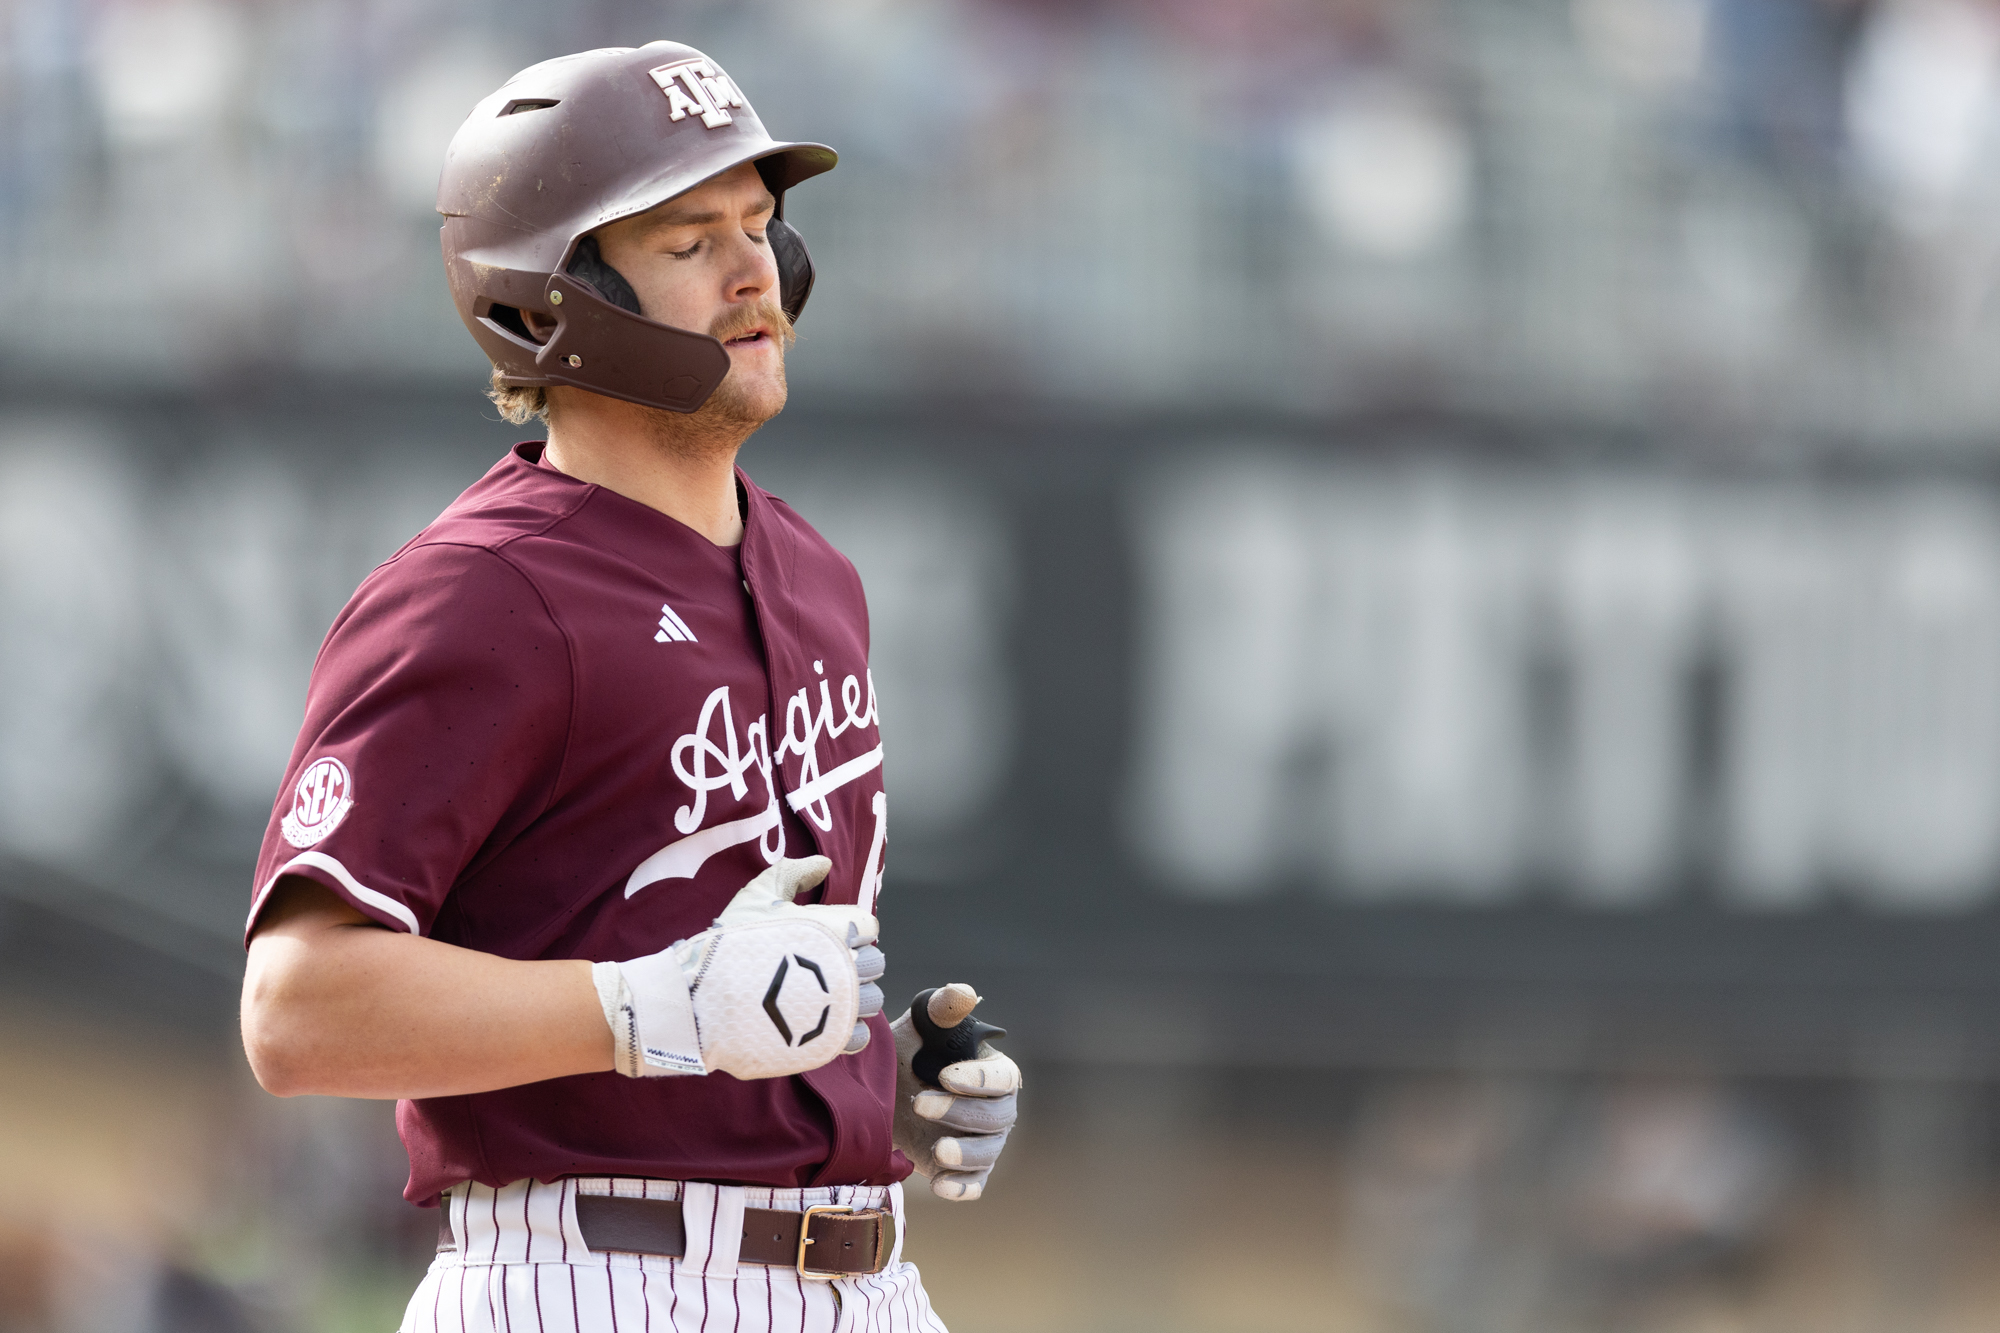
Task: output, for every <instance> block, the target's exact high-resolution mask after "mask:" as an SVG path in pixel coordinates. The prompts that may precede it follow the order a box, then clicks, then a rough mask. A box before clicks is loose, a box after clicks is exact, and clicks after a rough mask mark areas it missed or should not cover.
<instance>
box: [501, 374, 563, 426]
mask: <svg viewBox="0 0 2000 1333" xmlns="http://www.w3.org/2000/svg"><path fill="white" fill-rule="evenodd" d="M486 396H487V397H488V398H491V399H492V400H493V406H495V407H497V408H499V409H500V415H501V416H502V417H504V418H505V419H507V420H508V421H510V422H512V423H513V424H514V425H516V426H525V425H527V424H528V423H529V422H530V421H544V422H545V421H547V420H548V419H549V391H548V390H547V389H544V388H541V387H540V386H536V387H533V388H529V387H524V386H522V385H519V384H502V383H501V382H500V368H499V367H498V366H495V367H494V368H493V378H492V380H491V381H490V382H489V383H488V384H487V386H486Z"/></svg>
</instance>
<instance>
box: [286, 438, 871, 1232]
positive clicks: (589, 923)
mask: <svg viewBox="0 0 2000 1333" xmlns="http://www.w3.org/2000/svg"><path fill="white" fill-rule="evenodd" d="M541 448H542V446H541V445H540V444H539V443H534V444H524V445H519V446H517V447H516V448H515V449H514V450H513V452H512V453H511V454H509V455H508V457H507V458H505V459H504V460H502V461H501V462H500V463H498V464H496V465H495V466H494V468H493V469H492V471H490V472H488V473H487V474H486V476H485V477H484V478H482V479H481V480H480V481H479V482H478V483H477V484H475V485H474V486H473V487H472V488H471V489H469V490H467V491H466V492H465V494H463V495H462V496H460V497H459V498H458V499H457V500H456V501H455V502H454V503H453V504H452V505H451V507H450V508H448V509H446V510H445V512H444V513H443V514H442V515H440V516H439V517H438V519H437V521H436V522H434V523H432V524H431V525H430V527H428V528H426V529H425V530H424V531H423V532H422V533H421V534H419V535H418V536H417V538H416V539H415V540H413V541H412V542H411V543H410V544H409V545H408V546H405V547H404V548H403V549H402V550H401V551H399V552H397V554H396V555H395V556H394V557H392V558H391V559H390V560H389V561H388V562H387V563H385V564H383V565H382V566H381V567H380V568H378V569H376V570H375V572H374V573H372V574H370V575H369V576H368V578H367V580H366V581H365V582H363V583H362V585H361V587H360V588H359V589H358V590H357V591H356V592H355V594H354V597H353V599H352V600H351V601H350V602H349V603H348V604H347V607H346V609H345V610H343V611H342V612H341V614H340V617H339V618H338V619H337V620H335V621H334V625H333V628H332V630H331V631H330V632H329V633H328V635H327V639H326V643H325V645H324V646H323V647H322V648H321V649H320V655H319V660H318V661H317V662H316V663H315V664H314V667H313V674H312V684H311V687H310V689H309V691H308V694H307V699H306V719H305V726H304V728H303V729H302V730H301V731H300V733H299V741H298V745H297V747H296V748H295V749H294V750H293V751H292V759H291V766H290V769H289V770H288V772H287V774H286V777H285V783H284V786H283V787H282V788H281V789H280V792H279V797H278V801H277V804H276V806H275V808H274V809H273V811H272V817H271V825H270V827H269V829H268V830H266V832H265V835H264V846H263V851H262V854H261V856H260V857H259V858H258V866H257V878H256V899H255V902H254V903H253V904H252V907H251V913H250V918H251V922H252V924H253V925H254V923H255V921H256V917H257V912H258V910H259V909H260V908H261V907H262V905H263V902H264V900H265V898H266V897H267V896H268V895H269V893H270V890H271V887H272V885H273V884H275V883H276V882H277V880H278V879H279V878H280V877H282V876H286V875H300V876H304V877H305V878H307V879H311V880H314V881H316V882H317V883H320V884H323V885H325V886H326V887H327V888H329V889H331V890H333V892H335V893H337V894H339V895H340V896H341V897H342V898H344V899H345V900H346V901H348V902H349V903H351V904H353V906H354V907H356V908H357V909H359V910H360V911H362V912H365V913H366V914H367V915H368V916H370V917H372V918H374V919H375V920H376V921H378V922H380V923H381V924H382V925H384V926H387V927H389V928H391V929H393V930H407V931H414V932H418V933H421V934H424V935H428V936H430V937H432V938H433V939H438V940H444V941H447V942H449V943H452V944H458V945H463V946H464V947H466V948H469V949H479V950H482V951H484V952H486V953H492V954H498V955H500V956H502V957H506V958H584V959H590V960H592V961H604V960H619V959H626V958H634V957H638V956H640V955H643V954H649V953H653V952H656V951H657V950H660V949H663V948H665V947H666V946H667V945H669V944H671V943H673V942H674V941H675V940H679V939H685V938H687V937H688V936H690V935H694V934H696V933H698V932H700V931H702V930H704V929H706V928H707V927H708V925H709V924H710V923H711V922H712V921H713V920H714V919H715V917H716V915H717V913H719V912H720V911H721V910H722V908H723V906H724V905H725V904H726V903H728V901H729V900H730V898H731V897H732V896H733V895H734V894H735V893H736V891H737V890H738V889H740V888H742V887H743V885H744V884H746V883H747V882H749V881H750V880H751V879H752V878H753V877H755V876H756V875H757V874H758V873H759V872H761V871H762V870H764V869H765V867H767V866H768V865H770V864H771V863H772V862H773V861H775V860H777V859H778V858H779V857H780V856H795V857H796V856H809V855H812V854H813V853H815V852H819V853H824V854H825V855H826V856H828V857H830V858H831V859H832V861H833V872H832V874H831V875H830V876H829V877H828V879H827V882H826V884H825V886H824V887H823V889H822V891H821V895H820V901H825V902H833V903H855V902H859V903H861V904H863V905H864V906H869V907H871V908H872V907H873V905H874V900H875V896H876V894H877V892H878V891H879V887H880V883H881V877H882V865H883V856H884V853H885V850H886V841H885V830H884V820H885V807H886V801H885V798H884V796H883V794H882V740H881V734H880V730H879V728H878V726H877V722H876V707H875V688H874V684H873V682H872V680H871V679H870V677H869V673H868V613H867V606H866V603H865V602H864V601H863V598H862V592H861V582H860V580H859V578H858V577H857V576H856V574H855V572H854V567H853V566H852V565H851V564H849V563H848V561H847V559H846V558H845V557H844V556H842V555H841V554H840V553H839V552H837V551H835V550H834V549H833V547H831V546H830V545H828V544H827V542H826V541H825V539H823V538H822V537H820V535H819V534H818V533H817V532H815V531H814V530H813V529H812V528H811V527H810V526H809V525H808V524H807V523H806V522H805V520H803V519H801V518H800V517H799V516H798V515H797V514H796V513H794V512H793V511H792V509H791V508H790V507H789V506H787V505H786V504H784V503H783V502H782V501H780V500H777V499H775V498H773V497H772V496H770V495H767V494H765V493H764V492H763V491H761V490H759V489H758V488H757V487H756V485H755V484H753V483H752V482H751V481H750V479H749V478H748V477H746V476H743V475H742V474H741V473H739V474H738V478H739V481H740V483H741V487H742V494H743V497H744V503H745V515H744V538H743V544H742V546H741V547H740V548H737V549H736V550H730V549H727V548H723V547H718V546H716V545H714V544H713V543H711V542H709V541H708V540H707V539H706V538H704V537H702V536H701V535H700V534H699V533H696V532H694V531H693V530H692V529H690V528H688V527H686V526H684V525H682V524H681V523H678V522H676V521H675V520H673V519H671V518H668V517H667V516H666V515H664V514H661V513H659V512H657V511H655V510H653V509H650V508H648V507H647V506H645V505H642V504H640V503H638V502H637V501H634V500H629V499H627V498H625V497H624V496H622V495H618V494H616V493H614V492H612V491H608V490H605V489H603V488H602V487H598V486H594V485H591V484H589V483H587V482H581V481H578V480H576V479H575V478H572V477H568V476H565V475H564V474H562V473H560V472H557V471H555V470H554V469H553V468H549V467H546V466H543V465H542V464H541V463H540V461H539V460H540V457H541ZM871 1023H872V1024H873V1026H874V1029H875V1031H874V1038H873V1040H872V1041H870V1043H869V1045H868V1047H867V1049H866V1050H864V1051H862V1052H861V1053H860V1054H859V1055H853V1056H842V1057H840V1058H838V1059H836V1060H834V1061H833V1063H832V1064H829V1065H827V1066H825V1067H824V1068H821V1069H818V1070H815V1071H813V1072H812V1073H809V1074H806V1075H803V1076H801V1077H798V1078H779V1079H756V1080H738V1079H735V1078H733V1077H731V1076H730V1075H728V1074H709V1075H707V1076H705V1077H678V1078H648V1079H627V1078H623V1077H621V1076H619V1075H617V1074H611V1073H604V1074H590V1075H582V1076H578V1077H574V1078H561V1079H552V1080H549V1081H547V1082H543V1083H534V1084H529V1085H526V1086H523V1087H517V1088H507V1089H503V1090H501V1091H498V1092H486V1093H479V1094H476V1095H473V1096H466V1097H437V1098H427V1099H424V1100H421V1101H406V1102H404V1103H402V1104H401V1105H400V1106H399V1107H398V1108H397V1124H398V1126H399V1127H400V1129H401V1131H402V1135H403V1143H404V1145H405V1147H407V1148H408V1150H409V1154H410V1182H409V1186H408V1189H407V1190H406V1191H405V1193H406V1195H407V1196H408V1197H409V1198H410V1199H412V1200H414V1201H418V1202H428V1201H430V1200H432V1199H434V1198H435V1197H436V1196H437V1194H438V1193H439V1192H440V1191H442V1190H444V1189H445V1188H447V1187H449V1186H450V1185H452V1184H454V1183H456V1182H458V1181H462V1180H468V1179H470V1180H477V1181H480V1182H481V1183H483V1184H487V1185H496V1186H497V1185H502V1184H506V1183H508V1182H510V1181H515V1180H521V1179H525V1178H527V1177H530V1176H533V1177H535V1178H537V1179H541V1180H551V1179H554V1178H555V1177H558V1176H565V1175H599V1176H603V1175H629V1176H652V1177H657V1178H665V1179H677V1180H706V1181H718V1182H727V1183H739V1184H757V1185H774V1186H803V1185H826V1184H887V1183H890V1182H892V1181H896V1180H900V1179H902V1178H903V1177H904V1176H906V1175H908V1174H909V1171H910V1165H909V1163H908V1161H907V1160H906V1159H905V1158H904V1157H903V1156H902V1155H901V1154H900V1153H898V1152H896V1151H895V1150H894V1149H893V1148H892V1147H891V1146H890V1142H889V1124H890V1118H891V1108H892V1098H893V1096H894V1092H895V1083H896V1080H895V1063H896V1059H895V1050H894V1044H893V1042H892V1040H891V1038H890V1036H889V1032H888V1026H887V1023H886V1022H885V1020H883V1019H882V1018H880V1017H877V1018H875V1019H873V1020H871Z"/></svg>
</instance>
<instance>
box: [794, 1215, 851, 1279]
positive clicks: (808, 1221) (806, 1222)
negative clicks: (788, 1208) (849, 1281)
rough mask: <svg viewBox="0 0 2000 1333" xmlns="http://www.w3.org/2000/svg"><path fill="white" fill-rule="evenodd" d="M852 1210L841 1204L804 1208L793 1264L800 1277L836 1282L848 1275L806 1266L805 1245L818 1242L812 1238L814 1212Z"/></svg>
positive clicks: (800, 1219)
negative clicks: (797, 1249) (795, 1261)
mask: <svg viewBox="0 0 2000 1333" xmlns="http://www.w3.org/2000/svg"><path fill="white" fill-rule="evenodd" d="M854 1211H855V1209H853V1208H850V1207H847V1206H845V1205H842V1204H836V1203H816V1204H814V1205H813V1206H812V1207H810V1208H808V1209H806V1210H805V1212H804V1213H803V1214H801V1215H800V1217H799V1258H798V1263H797V1264H796V1265H794V1266H795V1267H796V1268H797V1269H798V1270H799V1276H800V1277H802V1278H810V1279H811V1280H812V1281H814V1282H837V1281H839V1280H840V1279H841V1278H844V1277H846V1276H848V1274H846V1273H835V1272H823V1271H820V1270H817V1269H811V1268H807V1267H806V1246H808V1245H814V1244H817V1243H818V1242H816V1241H815V1240H813V1238H812V1225H813V1214H814V1213H851V1212H854Z"/></svg>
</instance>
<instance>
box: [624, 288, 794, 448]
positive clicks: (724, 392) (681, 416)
mask: <svg viewBox="0 0 2000 1333" xmlns="http://www.w3.org/2000/svg"><path fill="white" fill-rule="evenodd" d="M760 324H761V325H763V326H764V327H765V328H766V329H769V330H770V337H771V338H772V340H773V341H774V342H775V343H776V344H777V346H776V348H775V349H774V350H775V351H776V354H777V355H776V357H775V359H774V361H773V364H772V367H771V370H770V373H768V374H766V375H762V376H759V377H757V378H756V379H751V380H746V379H745V378H743V377H742V376H739V375H738V374H737V373H736V368H735V367H734V366H731V367H730V370H729V374H727V375H725V376H724V377H723V380H722V383H721V384H718V385H717V386H716V387H715V392H714V393H712V394H710V395H709V396H708V401H707V402H705V403H703V404H702V405H701V406H700V407H698V408H696V409H695V410H694V411H692V412H668V411H664V410H661V409H653V410H651V411H649V412H648V414H647V415H648V418H649V420H650V422H651V424H652V435H653V440H654V443H656V444H658V445H659V446H660V447H661V448H663V449H666V450H668V451H670V452H672V453H675V454H678V455H680V456H682V457H688V458H700V457H708V456H710V455H714V454H733V453H734V452H735V451H736V450H737V449H738V448H740V447H741V446H742V444H743V441H744V440H746V439H748V438H749V437H750V435H751V433H752V432H754V431H755V430H756V429H757V428H758V427H759V426H761V425H763V424H764V423H765V422H767V421H769V420H770V419H771V418H772V417H774V416H776V415H778V413H780V412H782V411H783V410H784V408H785V397H786V386H785V349H786V348H787V347H790V346H791V345H792V343H793V342H794V341H795V340H796V339H797V337H798V335H797V334H796V333H794V332H793V331H792V321H791V318H790V317H789V316H788V315H786V314H785V310H784V307H783V306H781V305H779V304H778V300H777V297H776V296H765V297H764V298H763V299H761V300H759V301H758V302H757V303H756V304H754V305H751V306H746V307H744V308H742V309H740V310H737V311H734V312H731V313H729V314H725V315H723V316H722V317H720V318H719V319H717V320H716V321H715V323H714V324H712V325H710V326H709V330H708V334H709V336H710V337H711V338H714V339H716V340H718V341H720V342H725V343H726V342H728V341H729V340H730V339H731V338H734V337H736V336H737V335H739V334H743V333H748V332H749V331H750V330H751V329H754V328H756V327H757V326H758V325H760Z"/></svg>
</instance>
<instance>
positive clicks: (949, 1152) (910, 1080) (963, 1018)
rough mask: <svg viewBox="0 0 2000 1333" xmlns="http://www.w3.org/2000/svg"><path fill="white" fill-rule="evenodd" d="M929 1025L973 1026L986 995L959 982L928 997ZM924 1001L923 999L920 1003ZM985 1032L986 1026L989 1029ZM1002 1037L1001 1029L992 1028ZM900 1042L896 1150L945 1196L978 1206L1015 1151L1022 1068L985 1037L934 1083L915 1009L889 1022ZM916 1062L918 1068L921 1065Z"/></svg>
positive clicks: (934, 1027) (934, 1028)
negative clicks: (1003, 1154) (999, 1164)
mask: <svg viewBox="0 0 2000 1333" xmlns="http://www.w3.org/2000/svg"><path fill="white" fill-rule="evenodd" d="M918 1000H928V1003H927V1004H926V1006H925V1008H926V1013H927V1015H928V1016H929V1017H930V1019H931V1020H932V1021H931V1023H930V1024H928V1025H926V1026H929V1027H930V1028H931V1030H932V1032H934V1033H935V1032H936V1031H937V1029H938V1028H939V1027H940V1026H943V1027H957V1026H958V1025H959V1024H961V1023H971V1022H972V1021H973V1019H972V1017H971V1014H972V1006H973V1005H975V1004H977V1003H978V1002H979V997H978V996H977V995H975V994H973V992H972V988H971V987H970V986H966V985H963V984H960V983H954V984H952V985H950V986H943V987H940V988H939V989H937V990H936V991H930V992H926V994H925V995H923V996H919V997H918ZM912 1003H913V1004H914V1003H916V1002H915V1001H913V1002H912ZM982 1027H983V1025H982ZM986 1030H987V1031H992V1032H994V1033H995V1034H996V1035H999V1033H998V1029H986ZM889 1031H890V1032H891V1033H892V1034H894V1036H895V1038H896V1119H895V1126H894V1130H893V1133H892V1139H893V1141H894V1143H895V1145H896V1146H897V1147H898V1148H900V1149H902V1151H903V1155H904V1156H906V1157H908V1158H909V1159H910V1161H911V1162H912V1163H914V1164H915V1165H916V1168H917V1171H918V1172H919V1173H920V1174H922V1175H923V1176H924V1177H925V1178H926V1179H927V1180H929V1181H930V1184H931V1193H932V1194H935V1195H936V1196H937V1197H938V1198H940V1199H952V1200H957V1201H960V1202H965V1203H970V1202H971V1201H972V1200H974V1199H977V1198H978V1197H979V1196H980V1195H981V1194H983V1193H985V1191H986V1177H987V1174H988V1173H989V1172H991V1171H992V1170H993V1164H994V1163H995V1162H996V1161H998V1160H999V1159H1000V1151H1001V1149H1003V1148H1005V1147H1006V1146H1007V1134H1008V1131H1010V1130H1011V1129H1013V1128H1014V1119H1015V1116H1016V1114H1017V1113H1018V1112H1017V1107H1016V1101H1017V1099H1018V1095H1019V1093H1020V1090H1021V1070H1020V1066H1018V1065H1016V1064H1015V1063H1014V1062H1013V1061H1012V1060H1010V1059H1008V1058H1007V1057H1006V1056H1005V1055H1003V1054H1001V1053H1000V1051H998V1050H996V1049H995V1048H994V1046H993V1043H992V1042H990V1041H986V1040H984V1039H983V1038H982V1039H981V1040H980V1041H979V1043H978V1047H977V1049H976V1051H974V1052H973V1053H972V1055H971V1058H970V1059H963V1060H958V1061H955V1062H954V1063H951V1064H947V1065H945V1066H944V1067H943V1068H941V1069H938V1070H937V1071H936V1073H935V1082H929V1081H926V1080H925V1079H924V1078H923V1077H921V1076H920V1075H919V1072H918V1070H919V1069H924V1068H925V1067H926V1065H927V1062H926V1061H925V1060H923V1059H921V1058H920V1057H921V1056H922V1055H923V1053H924V1033H923V1032H922V1031H921V1030H920V1028H919V1025H918V1023H917V1022H915V1021H914V1020H913V1019H912V1018H911V1016H910V1011H909V1010H907V1009H906V1010H904V1011H903V1016H902V1017H901V1018H898V1019H897V1020H896V1021H895V1022H894V1023H891V1024H890V1025H889ZM913 1065H914V1066H915V1067H913Z"/></svg>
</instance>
